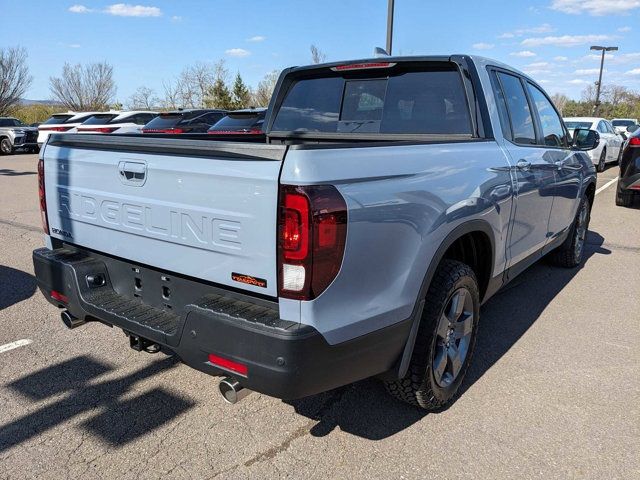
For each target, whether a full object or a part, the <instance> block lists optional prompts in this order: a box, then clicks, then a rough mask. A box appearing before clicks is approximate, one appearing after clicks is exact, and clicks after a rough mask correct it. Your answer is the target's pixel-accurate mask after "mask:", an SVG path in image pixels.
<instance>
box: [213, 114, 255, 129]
mask: <svg viewBox="0 0 640 480" xmlns="http://www.w3.org/2000/svg"><path fill="white" fill-rule="evenodd" d="M264 117H265V112H256V113H243V114H230V115H227V116H226V117H224V118H222V120H220V121H219V122H218V123H216V124H215V125H214V126H213V127H211V128H210V129H209V131H210V132H215V131H219V130H243V129H250V128H259V127H260V128H261V127H262V124H263V123H264Z"/></svg>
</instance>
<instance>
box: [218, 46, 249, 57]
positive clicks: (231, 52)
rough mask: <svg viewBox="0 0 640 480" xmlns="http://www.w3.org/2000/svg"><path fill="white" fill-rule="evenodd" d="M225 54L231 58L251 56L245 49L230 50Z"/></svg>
mask: <svg viewBox="0 0 640 480" xmlns="http://www.w3.org/2000/svg"><path fill="white" fill-rule="evenodd" d="M224 53H226V54H227V55H229V56H230V57H248V56H249V55H251V52H250V51H249V50H245V49H244V48H230V49H229V50H225V51H224Z"/></svg>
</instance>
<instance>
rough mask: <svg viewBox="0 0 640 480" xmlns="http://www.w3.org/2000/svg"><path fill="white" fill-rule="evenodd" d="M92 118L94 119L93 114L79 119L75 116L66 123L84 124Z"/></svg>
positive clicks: (81, 116)
mask: <svg viewBox="0 0 640 480" xmlns="http://www.w3.org/2000/svg"><path fill="white" fill-rule="evenodd" d="M91 117H93V114H92V113H87V114H86V115H80V116H79V117H76V116H73V117H71V118H70V119H68V120H67V121H66V122H64V123H82V122H84V121H85V120H87V119H88V118H91Z"/></svg>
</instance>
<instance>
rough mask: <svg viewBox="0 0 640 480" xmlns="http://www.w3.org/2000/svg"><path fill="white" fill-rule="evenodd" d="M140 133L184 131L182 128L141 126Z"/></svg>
mask: <svg viewBox="0 0 640 480" xmlns="http://www.w3.org/2000/svg"><path fill="white" fill-rule="evenodd" d="M142 133H184V130H183V129H182V128H143V129H142Z"/></svg>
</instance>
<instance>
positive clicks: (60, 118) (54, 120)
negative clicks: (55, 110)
mask: <svg viewBox="0 0 640 480" xmlns="http://www.w3.org/2000/svg"><path fill="white" fill-rule="evenodd" d="M71 117H73V115H53V116H51V117H49V118H48V119H47V121H46V122H43V123H41V125H58V124H60V123H64V122H65V121H67V120H69V119H70V118H71Z"/></svg>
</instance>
